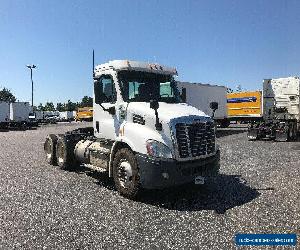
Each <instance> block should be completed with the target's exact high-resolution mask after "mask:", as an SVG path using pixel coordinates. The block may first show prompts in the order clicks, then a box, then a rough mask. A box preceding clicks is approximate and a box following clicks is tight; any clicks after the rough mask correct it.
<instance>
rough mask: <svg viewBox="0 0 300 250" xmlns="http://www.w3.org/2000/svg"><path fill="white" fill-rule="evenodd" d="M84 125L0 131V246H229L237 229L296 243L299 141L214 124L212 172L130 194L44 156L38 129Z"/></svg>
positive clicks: (58, 129)
mask: <svg viewBox="0 0 300 250" xmlns="http://www.w3.org/2000/svg"><path fill="white" fill-rule="evenodd" d="M83 125H87V124H80V125H78V124H76V123H72V124H58V125H50V126H44V127H40V128H38V129H37V130H27V131H10V132H0V146H1V147H0V249H13V248H15V249H41V248H44V249H102V248H105V249H111V248H114V249H122V248H136V249H142V248H146V249H150V248H151V249H153V248H154V249H158V248H159V249H160V248H165V249H166V248H176V249H182V248H184V249H187V248H189V249H191V248H192V249H195V248H196V249H235V248H236V246H235V243H234V236H235V234H236V233H297V234H298V241H299V234H300V142H288V143H274V142H269V141H256V142H248V141H247V139H246V134H245V129H243V128H230V129H224V130H221V131H219V132H218V143H219V144H220V147H221V175H220V177H218V178H216V179H213V180H209V181H208V182H207V183H206V185H204V186H200V187H198V186H197V187H194V186H184V187H180V188H175V189H174V188H173V189H172V190H164V191H147V192H145V193H144V196H143V197H144V198H141V199H140V200H139V201H132V200H128V199H125V198H123V197H121V196H120V195H119V194H118V193H117V192H116V191H115V190H114V187H113V184H112V182H111V181H110V180H109V179H108V178H106V176H105V174H103V173H96V172H93V171H89V170H86V169H81V170H79V171H77V172H67V171H61V170H59V169H58V168H57V167H53V166H50V165H48V164H47V163H46V162H45V160H44V153H43V142H44V139H45V137H46V135H47V134H49V133H63V132H65V131H67V130H71V129H74V128H76V127H78V126H83ZM299 246H300V245H299V243H298V247H299ZM299 248H300V247H299ZM241 249H246V248H245V247H244V248H243V247H241ZM247 249H249V247H248V248H247ZM253 249H254V248H253ZM255 249H257V248H255ZM264 249H267V248H264Z"/></svg>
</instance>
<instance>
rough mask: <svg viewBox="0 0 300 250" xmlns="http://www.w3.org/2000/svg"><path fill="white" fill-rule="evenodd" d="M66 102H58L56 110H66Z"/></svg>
mask: <svg viewBox="0 0 300 250" xmlns="http://www.w3.org/2000/svg"><path fill="white" fill-rule="evenodd" d="M65 106H66V105H65V104H64V103H61V102H58V103H57V104H56V110H58V111H59V112H62V111H65V109H66V108H65Z"/></svg>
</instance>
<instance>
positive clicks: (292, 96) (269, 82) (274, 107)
mask: <svg viewBox="0 0 300 250" xmlns="http://www.w3.org/2000/svg"><path fill="white" fill-rule="evenodd" d="M299 98H300V79H299V77H287V78H278V79H266V80H264V81H263V105H262V106H263V121H259V122H253V123H252V124H251V125H250V127H249V128H248V139H250V140H257V139H274V140H276V141H289V140H294V139H296V138H297V136H298V134H299V132H300V102H299Z"/></svg>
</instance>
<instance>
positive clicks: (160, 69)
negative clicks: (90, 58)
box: [95, 60, 177, 75]
mask: <svg viewBox="0 0 300 250" xmlns="http://www.w3.org/2000/svg"><path fill="white" fill-rule="evenodd" d="M108 69H113V70H116V71H121V70H133V71H145V72H151V73H158V74H164V75H177V70H176V69H175V68H172V67H167V66H163V65H160V64H157V63H147V62H140V61H132V60H113V61H109V62H108V63H104V64H100V65H97V66H96V67H95V74H96V75H98V74H100V73H102V72H103V71H106V70H108Z"/></svg>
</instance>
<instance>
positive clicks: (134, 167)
mask: <svg viewBox="0 0 300 250" xmlns="http://www.w3.org/2000/svg"><path fill="white" fill-rule="evenodd" d="M113 178H114V182H115V186H116V188H117V190H118V192H119V193H120V194H121V195H123V196H125V197H127V198H129V199H134V198H136V197H137V195H138V193H139V192H140V191H141V184H140V175H139V168H138V164H137V161H136V158H135V156H134V154H133V152H132V151H131V150H130V149H128V148H122V149H120V150H119V151H118V152H117V153H116V154H115V157H114V162H113Z"/></svg>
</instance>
